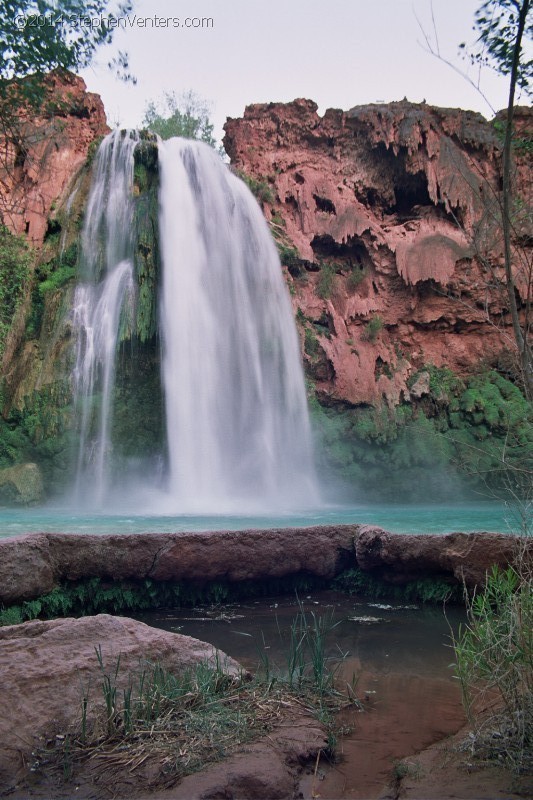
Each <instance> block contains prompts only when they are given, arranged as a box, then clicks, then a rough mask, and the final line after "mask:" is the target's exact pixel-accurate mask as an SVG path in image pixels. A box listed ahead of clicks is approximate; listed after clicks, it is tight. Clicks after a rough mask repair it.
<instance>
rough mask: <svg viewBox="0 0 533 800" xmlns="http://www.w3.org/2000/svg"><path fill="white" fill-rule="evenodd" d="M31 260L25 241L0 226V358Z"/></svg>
mask: <svg viewBox="0 0 533 800" xmlns="http://www.w3.org/2000/svg"><path fill="white" fill-rule="evenodd" d="M31 260H32V254H31V250H30V248H29V247H28V245H27V244H26V242H25V241H24V240H23V239H22V238H19V237H18V236H14V235H13V234H12V233H10V232H9V230H8V229H7V228H6V227H5V226H3V225H2V226H0V359H1V358H2V355H3V353H4V348H5V343H6V339H7V334H8V333H9V329H10V327H11V323H12V322H13V317H14V315H15V312H16V310H17V309H18V307H19V305H20V303H21V300H22V297H23V294H24V286H25V283H26V281H27V280H28V278H29V275H30V265H31Z"/></svg>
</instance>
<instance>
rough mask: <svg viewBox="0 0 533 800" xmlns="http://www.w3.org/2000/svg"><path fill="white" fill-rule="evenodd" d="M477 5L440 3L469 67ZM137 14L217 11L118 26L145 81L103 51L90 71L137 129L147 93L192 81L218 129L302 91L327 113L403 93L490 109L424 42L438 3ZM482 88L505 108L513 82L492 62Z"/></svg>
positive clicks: (123, 121)
mask: <svg viewBox="0 0 533 800" xmlns="http://www.w3.org/2000/svg"><path fill="white" fill-rule="evenodd" d="M480 3H481V0H433V9H434V14H435V20H436V27H437V30H438V36H439V44H440V49H441V52H442V53H443V54H444V55H446V56H447V57H448V58H449V59H451V60H452V61H453V62H454V63H455V64H456V65H457V66H458V67H461V68H463V69H468V64H467V63H466V62H464V61H463V62H462V61H461V60H460V58H459V56H458V45H459V43H460V42H462V41H467V42H472V41H473V40H474V39H475V33H474V31H473V30H472V25H473V19H474V11H475V9H476V8H477V7H478V6H479V5H480ZM135 13H136V15H137V17H154V16H155V15H158V16H160V17H179V18H181V20H184V19H185V18H186V17H212V18H213V19H214V26H213V27H212V28H208V29H193V28H190V29H185V28H179V29H176V28H173V27H171V28H159V29H155V28H140V27H135V24H134V25H133V27H130V28H129V29H128V30H127V31H123V30H120V31H118V32H117V33H116V34H115V42H114V47H113V49H121V50H127V51H128V53H129V56H130V67H131V70H132V72H133V73H134V74H135V75H136V76H137V79H138V83H137V85H136V86H132V85H126V84H123V83H121V82H119V81H117V80H116V79H114V78H113V77H112V76H111V74H110V73H109V72H108V70H107V68H106V67H105V64H106V62H107V60H108V57H107V55H108V54H107V53H104V52H102V53H101V54H100V55H99V61H100V62H101V63H100V64H97V65H95V66H94V67H92V68H91V69H90V70H86V71H85V72H84V73H82V74H83V77H84V79H85V81H86V83H87V86H88V88H89V90H91V91H94V92H98V93H99V94H100V95H101V96H102V98H103V101H104V104H105V108H106V112H107V116H108V122H109V124H110V125H111V126H112V127H113V126H115V125H121V126H129V127H135V126H138V125H140V123H141V120H142V117H143V112H144V109H145V106H146V103H147V101H148V100H151V99H154V100H157V99H158V98H160V96H161V95H162V93H163V92H164V91H175V92H176V93H177V94H179V93H180V92H182V91H186V90H188V89H192V90H194V91H195V92H196V93H198V94H199V95H201V96H202V97H203V98H205V99H206V100H207V101H209V102H210V103H211V108H212V114H211V118H212V120H213V122H214V123H215V126H216V127H215V134H216V135H217V137H221V136H222V125H223V123H224V121H225V119H226V117H228V116H230V117H238V116H241V115H242V113H243V111H244V107H245V106H246V105H248V104H249V103H259V102H268V101H284V102H285V101H290V100H293V99H294V98H296V97H308V98H311V99H313V100H315V102H317V103H318V105H319V111H320V113H323V112H324V111H325V109H326V108H330V107H333V108H343V109H348V108H352V107H353V106H355V105H360V104H363V103H371V102H375V101H378V100H379V101H385V102H388V101H392V100H401V99H402V98H403V97H404V96H406V97H407V98H408V99H409V100H412V101H415V102H420V101H422V100H424V99H425V100H426V101H427V102H428V103H431V104H434V105H441V106H451V107H461V108H470V109H474V110H477V111H481V113H483V114H484V115H485V116H487V117H491V116H492V114H491V111H490V108H489V107H488V106H487V104H486V103H485V102H484V101H483V99H482V98H481V96H480V95H479V94H478V93H477V92H476V91H475V90H474V89H473V88H472V87H470V86H469V85H468V83H467V82H466V81H465V80H464V79H463V78H461V77H459V76H458V75H457V74H456V73H455V72H454V71H453V70H452V69H450V67H447V66H446V65H445V64H443V63H441V62H439V61H438V60H437V59H436V58H434V57H432V56H431V55H429V54H428V53H427V52H425V51H424V49H423V36H422V33H421V32H420V29H419V27H418V23H417V20H416V17H415V13H416V15H417V16H418V17H419V19H420V20H421V21H422V23H423V25H424V27H425V29H426V30H427V31H428V32H429V33H431V35H433V33H432V22H431V5H430V0H137V2H136V4H135ZM471 75H472V77H475V76H476V74H475V71H473V70H472V68H471ZM482 88H483V90H484V92H485V94H486V95H487V96H488V98H489V99H490V101H491V103H492V105H493V107H494V108H496V109H499V108H503V107H504V106H505V105H506V101H507V98H506V91H507V83H506V81H505V79H502V78H500V77H498V76H497V75H496V74H495V73H493V72H492V71H491V70H484V72H483V75H482Z"/></svg>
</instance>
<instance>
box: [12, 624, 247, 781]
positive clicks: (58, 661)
mask: <svg viewBox="0 0 533 800" xmlns="http://www.w3.org/2000/svg"><path fill="white" fill-rule="evenodd" d="M95 648H99V649H100V651H101V656H102V662H103V664H104V667H105V669H106V670H107V671H108V672H109V673H110V674H111V675H112V674H113V673H114V670H115V667H116V665H117V659H118V657H119V656H120V670H119V672H118V676H117V679H116V685H117V687H118V691H119V692H121V691H122V689H123V688H124V687H125V686H126V685H127V683H128V681H129V680H130V678H131V677H132V676H134V675H135V674H138V673H139V672H140V671H141V670H142V669H144V668H146V666H147V664H154V663H158V664H161V666H163V667H165V668H166V669H168V670H169V671H180V670H183V669H184V668H186V667H190V666H192V665H194V664H196V663H198V662H208V663H212V664H214V663H215V660H216V658H217V654H216V651H215V649H214V648H213V647H212V646H211V645H209V644H206V643H204V642H200V641H198V640H197V639H193V638H191V637H189V636H182V635H181V634H178V633H169V632H167V631H162V630H156V629H155V628H151V627H149V626H148V625H145V624H143V623H141V622H136V621H134V620H131V619H126V618H122V617H112V616H109V615H107V614H99V615H98V616H95V617H84V618H83V619H70V618H69V619H61V620H51V621H48V622H40V621H35V622H26V623H23V624H22V625H12V626H9V627H5V628H0V674H1V675H2V681H1V682H0V795H2V796H3V794H2V792H3V791H8V790H10V789H11V788H12V787H14V786H15V785H16V784H17V782H18V780H19V779H21V778H22V777H23V776H24V775H25V773H26V769H27V766H28V762H31V755H32V751H33V750H34V748H35V747H36V746H37V745H39V744H42V737H45V738H46V736H48V735H52V736H55V735H56V734H64V733H65V732H66V731H67V730H68V728H69V726H71V725H76V724H78V725H79V723H80V721H81V703H82V698H83V696H84V695H88V697H89V704H88V715H89V718H90V715H91V713H93V712H94V709H96V708H98V707H99V706H101V705H102V704H103V694H102V691H101V688H100V685H101V682H102V673H101V669H100V666H99V663H98V658H97V656H96V652H95ZM218 660H219V663H222V664H223V666H224V668H225V669H226V670H227V671H229V672H230V673H231V674H238V673H239V672H240V671H241V668H240V666H239V664H237V662H236V661H234V660H233V659H230V658H229V657H228V656H225V655H224V654H223V653H222V654H218Z"/></svg>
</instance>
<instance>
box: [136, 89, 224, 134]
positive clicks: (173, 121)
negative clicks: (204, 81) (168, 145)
mask: <svg viewBox="0 0 533 800" xmlns="http://www.w3.org/2000/svg"><path fill="white" fill-rule="evenodd" d="M209 111H210V109H209V105H208V103H207V102H206V101H205V100H204V99H203V98H201V97H199V96H198V95H197V94H196V93H195V92H193V91H192V90H190V89H189V91H187V92H184V93H183V94H181V95H179V96H177V95H176V93H175V92H166V93H165V94H164V95H163V100H162V101H159V102H153V101H151V102H150V103H148V105H147V106H146V110H145V113H144V118H143V121H142V124H143V126H144V127H146V128H149V129H150V130H151V131H153V132H154V133H157V134H158V136H160V137H161V138H162V139H171V138H172V137H173V136H182V137H183V138H185V139H199V140H200V141H202V142H206V143H207V144H209V145H211V147H214V146H215V144H216V142H215V139H214V137H213V128H214V125H213V123H212V122H211V121H210V119H209Z"/></svg>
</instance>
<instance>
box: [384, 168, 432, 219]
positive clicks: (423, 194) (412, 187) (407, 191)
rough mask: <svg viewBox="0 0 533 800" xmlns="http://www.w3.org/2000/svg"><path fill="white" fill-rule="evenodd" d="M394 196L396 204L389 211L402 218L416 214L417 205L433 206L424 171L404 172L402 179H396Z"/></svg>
mask: <svg viewBox="0 0 533 800" xmlns="http://www.w3.org/2000/svg"><path fill="white" fill-rule="evenodd" d="M394 197H395V202H394V205H392V206H390V208H389V211H390V213H392V214H396V215H397V216H398V217H400V218H404V217H405V218H410V217H413V216H415V215H416V208H417V207H424V206H433V203H432V201H431V198H430V196H429V191H428V182H427V177H426V174H425V173H424V172H417V173H415V174H414V175H413V174H411V173H409V172H405V173H403V174H402V176H401V180H396V181H395V185H394Z"/></svg>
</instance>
